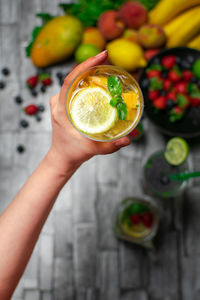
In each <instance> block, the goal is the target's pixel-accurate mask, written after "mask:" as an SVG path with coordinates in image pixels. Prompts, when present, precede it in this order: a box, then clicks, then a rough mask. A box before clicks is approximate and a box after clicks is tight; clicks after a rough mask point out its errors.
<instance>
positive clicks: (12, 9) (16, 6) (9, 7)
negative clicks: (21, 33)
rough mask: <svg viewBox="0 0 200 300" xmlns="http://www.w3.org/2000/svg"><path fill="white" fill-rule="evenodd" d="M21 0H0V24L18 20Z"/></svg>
mask: <svg viewBox="0 0 200 300" xmlns="http://www.w3.org/2000/svg"><path fill="white" fill-rule="evenodd" d="M20 8H21V0H6V1H5V0H0V24H13V23H17V22H19V21H20Z"/></svg>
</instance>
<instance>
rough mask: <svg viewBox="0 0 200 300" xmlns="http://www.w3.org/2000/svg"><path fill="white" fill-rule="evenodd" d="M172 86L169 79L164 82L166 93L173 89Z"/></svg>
mask: <svg viewBox="0 0 200 300" xmlns="http://www.w3.org/2000/svg"><path fill="white" fill-rule="evenodd" d="M171 86H172V83H171V81H170V80H169V79H164V81H163V89H164V90H165V91H168V90H169V89H170V88H171Z"/></svg>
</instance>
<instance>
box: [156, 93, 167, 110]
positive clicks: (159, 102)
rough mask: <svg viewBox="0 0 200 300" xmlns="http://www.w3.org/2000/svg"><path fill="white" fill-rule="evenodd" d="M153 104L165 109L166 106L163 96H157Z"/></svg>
mask: <svg viewBox="0 0 200 300" xmlns="http://www.w3.org/2000/svg"><path fill="white" fill-rule="evenodd" d="M153 104H154V106H155V107H156V108H159V109H165V108H166V98H165V97H164V96H160V97H158V98H157V99H156V100H154V102H153Z"/></svg>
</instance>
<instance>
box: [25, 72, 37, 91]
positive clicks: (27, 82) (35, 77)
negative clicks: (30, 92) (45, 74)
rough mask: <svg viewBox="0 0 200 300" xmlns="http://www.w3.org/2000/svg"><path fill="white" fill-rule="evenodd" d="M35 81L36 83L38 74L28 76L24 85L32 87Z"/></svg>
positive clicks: (35, 83)
mask: <svg viewBox="0 0 200 300" xmlns="http://www.w3.org/2000/svg"><path fill="white" fill-rule="evenodd" d="M37 83H38V75H35V76H32V77H29V78H28V79H27V80H26V85H27V86H28V87H29V88H30V89H33V88H34V87H36V85H37Z"/></svg>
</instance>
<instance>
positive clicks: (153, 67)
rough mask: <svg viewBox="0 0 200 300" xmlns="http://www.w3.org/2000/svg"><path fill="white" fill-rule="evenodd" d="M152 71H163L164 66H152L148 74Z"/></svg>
mask: <svg viewBox="0 0 200 300" xmlns="http://www.w3.org/2000/svg"><path fill="white" fill-rule="evenodd" d="M152 70H158V71H162V66H161V65H160V64H152V65H151V66H150V67H149V68H148V69H147V71H146V72H148V71H152Z"/></svg>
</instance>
